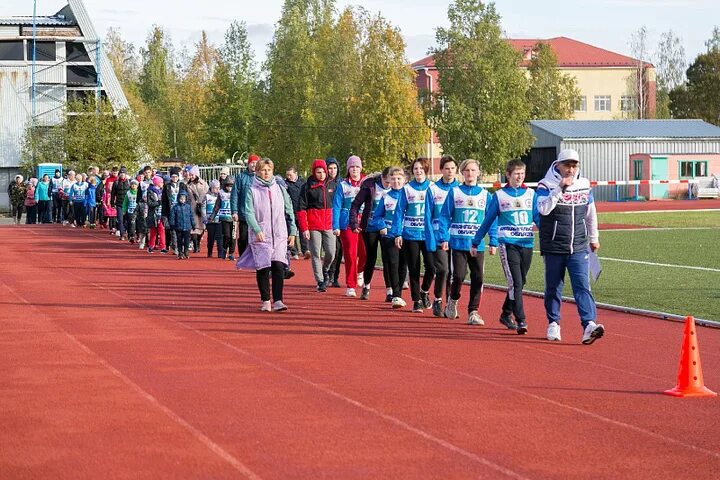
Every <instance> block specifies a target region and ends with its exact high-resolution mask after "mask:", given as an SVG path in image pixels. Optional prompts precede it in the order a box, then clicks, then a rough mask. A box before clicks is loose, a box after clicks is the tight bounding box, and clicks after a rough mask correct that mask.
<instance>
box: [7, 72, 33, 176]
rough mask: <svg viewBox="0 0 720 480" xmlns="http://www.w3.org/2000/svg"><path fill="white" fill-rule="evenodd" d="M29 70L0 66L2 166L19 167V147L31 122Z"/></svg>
mask: <svg viewBox="0 0 720 480" xmlns="http://www.w3.org/2000/svg"><path fill="white" fill-rule="evenodd" d="M29 86H30V70H29V69H28V68H27V67H0V110H1V112H2V114H0V167H16V166H17V165H19V164H20V146H21V143H22V136H23V133H24V131H25V126H26V125H27V122H28V121H29V120H30V108H31V107H30V92H29V90H28V88H29Z"/></svg>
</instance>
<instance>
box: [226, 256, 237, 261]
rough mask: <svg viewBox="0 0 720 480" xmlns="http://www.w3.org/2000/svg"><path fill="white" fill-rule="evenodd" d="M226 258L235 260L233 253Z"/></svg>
mask: <svg viewBox="0 0 720 480" xmlns="http://www.w3.org/2000/svg"><path fill="white" fill-rule="evenodd" d="M227 259H228V260H230V261H233V260H235V255H228V257H227Z"/></svg>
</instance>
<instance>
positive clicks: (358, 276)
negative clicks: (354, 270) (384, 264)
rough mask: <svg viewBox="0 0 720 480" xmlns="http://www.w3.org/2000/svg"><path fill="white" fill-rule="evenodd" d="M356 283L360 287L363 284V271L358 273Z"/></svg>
mask: <svg viewBox="0 0 720 480" xmlns="http://www.w3.org/2000/svg"><path fill="white" fill-rule="evenodd" d="M357 284H358V287H360V288H362V287H364V286H365V274H364V273H358V275H357Z"/></svg>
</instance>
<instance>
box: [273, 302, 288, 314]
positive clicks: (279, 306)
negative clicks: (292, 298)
mask: <svg viewBox="0 0 720 480" xmlns="http://www.w3.org/2000/svg"><path fill="white" fill-rule="evenodd" d="M268 303H270V302H268ZM272 309H273V312H283V311H285V310H287V309H288V307H287V305H285V304H284V303H283V302H282V300H278V301H276V302H275V303H273V306H272Z"/></svg>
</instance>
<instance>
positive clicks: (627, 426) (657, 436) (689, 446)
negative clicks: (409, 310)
mask: <svg viewBox="0 0 720 480" xmlns="http://www.w3.org/2000/svg"><path fill="white" fill-rule="evenodd" d="M355 340H356V341H358V342H360V343H365V344H367V345H370V346H373V347H376V348H379V349H381V350H384V351H385V352H390V353H393V354H395V355H399V356H401V357H405V358H408V359H410V360H414V361H416V362H420V363H424V364H426V365H430V366H432V367H435V368H437V369H439V370H442V371H445V372H448V373H452V374H455V375H459V376H462V377H466V378H470V379H472V380H476V381H478V382H481V383H485V384H487V385H490V386H492V387H495V388H499V389H503V390H507V391H510V392H513V393H517V394H518V395H523V396H526V397H530V398H533V399H535V400H538V401H541V402H545V403H549V404H551V405H555V406H557V407H561V408H564V409H566V410H570V411H572V412H575V413H579V414H581V415H585V416H589V417H591V418H594V419H596V420H600V421H601V422H605V423H609V424H611V425H615V426H618V427H622V428H625V429H628V430H632V431H634V432H637V433H641V434H644V435H647V436H650V437H652V438H655V439H658V440H662V441H664V442H667V443H671V444H674V445H678V446H681V447H684V448H687V449H690V450H694V451H696V452H700V453H704V454H707V455H709V456H711V457H715V458H720V453H718V452H713V451H712V450H707V449H705V448H702V447H698V446H696V445H692V444H689V443H685V442H683V441H681V440H677V439H675V438H672V437H667V436H665V435H661V434H659V433H655V432H653V431H650V430H646V429H644V428H641V427H638V426H636V425H632V424H630V423H625V422H622V421H620V420H613V419H612V418H608V417H604V416H602V415H600V414H597V413H594V412H591V411H589V410H583V409H582V408H578V407H574V406H572V405H568V404H565V403H562V402H559V401H557V400H553V399H551V398H547V397H543V396H542V395H537V394H534V393H530V392H526V391H525V390H520V389H519V388H514V387H509V386H507V385H505V384H502V383H497V382H493V381H492V380H488V379H487V378H482V377H478V376H476V375H472V374H470V373H466V372H463V371H460V370H456V369H454V368H450V367H446V366H445V365H441V364H438V363H435V362H431V361H429V360H427V359H424V358H420V357H416V356H414V355H408V354H406V353H400V352H398V351H397V350H395V349H389V348H386V347H383V346H381V345H379V344H375V343H372V342H369V341H367V340H364V339H355Z"/></svg>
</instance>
